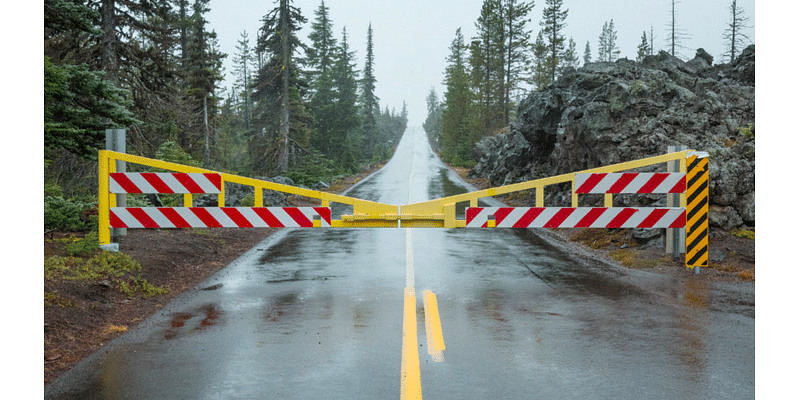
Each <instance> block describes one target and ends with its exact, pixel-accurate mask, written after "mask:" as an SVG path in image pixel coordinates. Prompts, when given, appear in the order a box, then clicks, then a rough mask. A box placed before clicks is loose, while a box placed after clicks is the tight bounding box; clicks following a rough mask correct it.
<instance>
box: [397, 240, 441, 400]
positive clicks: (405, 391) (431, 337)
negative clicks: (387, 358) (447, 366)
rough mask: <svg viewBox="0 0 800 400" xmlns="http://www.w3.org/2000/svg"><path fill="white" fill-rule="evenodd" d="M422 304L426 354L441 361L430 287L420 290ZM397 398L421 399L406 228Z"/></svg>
mask: <svg viewBox="0 0 800 400" xmlns="http://www.w3.org/2000/svg"><path fill="white" fill-rule="evenodd" d="M422 295H423V303H424V307H425V333H426V337H427V340H428V354H430V355H431V357H432V358H433V361H435V362H441V361H444V354H443V352H444V348H445V347H444V337H443V336H442V325H441V321H440V320H439V309H438V306H437V304H436V295H435V294H434V293H433V292H431V291H430V290H425V291H423V292H422ZM400 371H401V372H400V374H401V375H400V398H401V399H402V400H405V399H422V383H421V381H420V371H419V347H418V343H417V297H416V295H415V292H414V253H413V248H412V245H411V230H410V229H406V287H405V290H404V299H403V353H402V359H401V363H400Z"/></svg>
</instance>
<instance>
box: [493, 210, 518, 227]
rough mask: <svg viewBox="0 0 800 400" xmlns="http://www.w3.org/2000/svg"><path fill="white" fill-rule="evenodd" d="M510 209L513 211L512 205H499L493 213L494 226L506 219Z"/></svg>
mask: <svg viewBox="0 0 800 400" xmlns="http://www.w3.org/2000/svg"><path fill="white" fill-rule="evenodd" d="M512 211H514V208H513V207H500V208H499V209H498V210H497V211H496V212H495V213H494V222H495V226H500V223H501V222H503V220H504V219H506V217H507V216H508V214H511V212H512Z"/></svg>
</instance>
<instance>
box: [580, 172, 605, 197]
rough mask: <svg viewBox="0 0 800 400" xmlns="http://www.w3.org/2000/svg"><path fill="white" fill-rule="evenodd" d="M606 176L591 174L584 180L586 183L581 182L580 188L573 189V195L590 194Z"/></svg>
mask: <svg viewBox="0 0 800 400" xmlns="http://www.w3.org/2000/svg"><path fill="white" fill-rule="evenodd" d="M606 175H607V174H591V175H589V178H588V179H586V182H583V184H582V185H581V187H579V188H577V189H575V193H591V192H592V189H594V188H595V186H597V184H598V183H600V181H602V180H603V178H605V177H606Z"/></svg>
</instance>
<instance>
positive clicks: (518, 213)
mask: <svg viewBox="0 0 800 400" xmlns="http://www.w3.org/2000/svg"><path fill="white" fill-rule="evenodd" d="M496 210H499V208H498V209H496ZM527 211H528V208H525V207H515V208H514V209H513V210H511V212H510V213H508V215H506V218H505V219H503V221H502V222H500V223H498V224H497V225H495V226H496V227H498V228H511V227H513V226H514V224H516V223H517V221H519V220H520V218H522V216H523V215H525V213H526V212H527ZM495 212H497V211H495Z"/></svg>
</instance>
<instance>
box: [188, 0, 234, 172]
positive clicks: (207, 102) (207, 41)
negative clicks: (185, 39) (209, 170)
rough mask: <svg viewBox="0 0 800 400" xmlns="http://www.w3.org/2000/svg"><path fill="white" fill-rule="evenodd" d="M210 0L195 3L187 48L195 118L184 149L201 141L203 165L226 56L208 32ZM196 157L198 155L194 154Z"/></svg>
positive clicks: (206, 160) (207, 161) (207, 156)
mask: <svg viewBox="0 0 800 400" xmlns="http://www.w3.org/2000/svg"><path fill="white" fill-rule="evenodd" d="M209 1H210V0H195V2H194V5H193V11H194V13H193V15H192V18H191V26H190V35H189V43H188V48H187V58H186V65H187V68H188V70H189V73H188V76H187V84H188V89H187V96H188V98H189V102H190V104H189V107H190V112H191V113H192V116H191V118H190V122H189V124H190V125H189V127H188V129H186V130H184V131H183V132H186V134H185V135H182V136H181V138H182V140H181V141H180V142H179V144H180V145H181V147H183V148H184V149H186V150H187V151H188V152H189V153H190V154H192V153H193V152H192V151H191V150H192V149H193V147H194V145H195V141H196V140H198V139H202V149H203V153H202V154H203V164H204V165H205V166H206V167H209V166H210V162H211V146H212V141H213V140H214V139H213V136H214V132H213V124H214V122H213V119H214V118H215V117H216V115H217V110H218V107H217V105H218V102H219V97H217V96H215V91H216V88H217V82H219V81H221V80H222V79H223V77H222V60H223V59H224V58H225V56H226V55H225V54H222V53H221V52H219V50H218V49H215V48H214V43H215V39H216V33H215V32H214V31H211V32H208V31H206V24H207V23H208V21H207V20H206V19H205V17H203V14H205V13H207V12H208V11H210V9H209V8H208V3H209ZM194 153H195V154H196V152H194Z"/></svg>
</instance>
